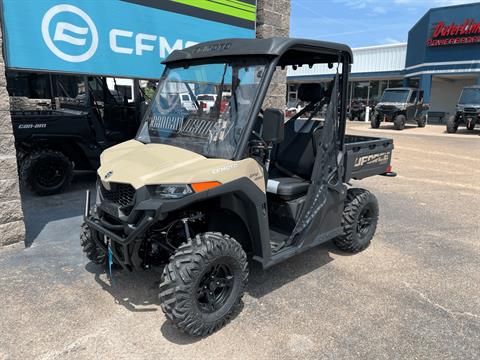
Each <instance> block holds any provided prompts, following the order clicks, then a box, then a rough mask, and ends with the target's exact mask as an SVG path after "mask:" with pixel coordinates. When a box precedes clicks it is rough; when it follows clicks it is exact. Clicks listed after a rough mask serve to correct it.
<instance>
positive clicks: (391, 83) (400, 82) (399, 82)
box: [388, 80, 403, 89]
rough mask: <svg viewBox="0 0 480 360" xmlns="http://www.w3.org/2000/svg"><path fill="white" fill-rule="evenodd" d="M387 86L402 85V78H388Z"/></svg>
mask: <svg viewBox="0 0 480 360" xmlns="http://www.w3.org/2000/svg"><path fill="white" fill-rule="evenodd" d="M388 87H389V88H390V89H391V88H400V87H403V80H389V81H388Z"/></svg>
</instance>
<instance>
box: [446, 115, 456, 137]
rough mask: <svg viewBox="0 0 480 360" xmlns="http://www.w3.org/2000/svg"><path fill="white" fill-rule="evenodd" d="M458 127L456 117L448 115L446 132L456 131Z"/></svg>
mask: <svg viewBox="0 0 480 360" xmlns="http://www.w3.org/2000/svg"><path fill="white" fill-rule="evenodd" d="M457 129H458V123H457V119H456V117H455V116H454V115H452V116H450V117H449V118H448V120H447V132H448V133H449V134H453V133H456V132H457Z"/></svg>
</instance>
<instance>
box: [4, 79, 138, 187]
mask: <svg viewBox="0 0 480 360" xmlns="http://www.w3.org/2000/svg"><path fill="white" fill-rule="evenodd" d="M56 77H60V76H58V75H56ZM10 78H11V77H9V80H10ZM66 78H68V79H69V81H68V85H69V86H67V82H66V81H65V79H66ZM72 79H74V82H75V83H74V84H72V81H73V80H72ZM62 80H63V81H61V82H60V81H59V82H58V83H56V85H57V86H56V87H57V88H59V92H58V94H54V99H53V100H52V101H51V104H47V103H46V104H45V106H47V107H48V108H46V109H37V110H32V109H18V107H17V109H14V110H12V111H11V115H12V124H13V132H14V135H15V145H16V148H17V158H18V165H19V166H18V168H19V174H20V179H21V180H22V183H23V184H24V185H25V186H26V187H28V188H30V189H31V190H32V191H33V192H34V193H36V194H37V195H52V194H56V193H60V192H62V191H64V190H65V189H66V188H67V187H68V186H69V184H70V182H71V181H72V179H73V172H74V170H96V169H97V168H98V166H99V164H100V161H99V158H100V154H101V152H102V151H103V150H105V149H106V148H108V147H110V146H112V145H115V144H118V143H120V142H123V141H126V140H129V139H132V138H133V137H134V136H135V133H136V132H137V130H138V126H139V121H138V119H137V110H136V105H135V104H133V103H128V101H127V100H126V99H124V100H122V99H120V98H119V96H114V94H112V92H111V91H110V90H109V89H108V87H107V83H106V79H105V78H101V77H89V78H88V79H87V77H77V76H69V77H67V76H63V77H62ZM12 82H13V81H12ZM9 92H10V95H11V96H14V97H15V95H16V94H15V87H14V86H13V85H11V86H9ZM55 95H58V96H55Z"/></svg>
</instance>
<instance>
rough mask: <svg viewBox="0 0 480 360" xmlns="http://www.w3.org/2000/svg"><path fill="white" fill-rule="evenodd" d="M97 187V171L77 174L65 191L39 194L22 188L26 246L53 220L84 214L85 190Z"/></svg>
mask: <svg viewBox="0 0 480 360" xmlns="http://www.w3.org/2000/svg"><path fill="white" fill-rule="evenodd" d="M94 187H95V173H94V172H91V173H90V172H88V173H80V174H76V175H75V178H74V181H73V183H72V184H71V186H70V187H69V188H68V189H67V191H66V192H65V193H62V194H57V195H50V196H38V195H35V194H33V193H32V192H30V191H29V190H27V189H23V188H22V207H23V212H24V216H25V227H26V232H27V234H26V237H25V247H29V246H31V245H32V244H33V242H34V241H36V239H37V238H38V236H39V234H40V233H41V231H42V230H43V229H44V227H45V226H46V225H47V224H48V223H50V222H52V221H57V220H62V219H67V218H72V217H75V216H80V215H82V214H83V210H84V201H85V190H86V189H90V190H93V189H94Z"/></svg>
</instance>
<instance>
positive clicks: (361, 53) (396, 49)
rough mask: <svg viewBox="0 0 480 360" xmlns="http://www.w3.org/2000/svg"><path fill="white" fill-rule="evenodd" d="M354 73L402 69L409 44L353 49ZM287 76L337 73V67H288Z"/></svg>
mask: <svg viewBox="0 0 480 360" xmlns="http://www.w3.org/2000/svg"><path fill="white" fill-rule="evenodd" d="M352 52H353V65H352V74H355V73H369V72H388V71H401V70H403V69H405V59H406V56H407V44H403V43H402V44H392V45H380V46H370V47H365V48H356V49H352ZM287 70H288V71H287V76H311V75H325V74H335V69H328V67H327V65H326V64H316V65H314V66H313V68H311V69H310V68H309V67H308V66H302V67H300V68H298V69H297V70H293V69H292V67H291V66H289V67H288V68H287Z"/></svg>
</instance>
